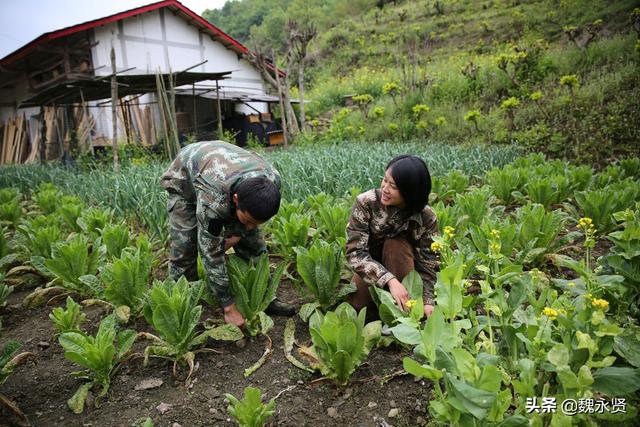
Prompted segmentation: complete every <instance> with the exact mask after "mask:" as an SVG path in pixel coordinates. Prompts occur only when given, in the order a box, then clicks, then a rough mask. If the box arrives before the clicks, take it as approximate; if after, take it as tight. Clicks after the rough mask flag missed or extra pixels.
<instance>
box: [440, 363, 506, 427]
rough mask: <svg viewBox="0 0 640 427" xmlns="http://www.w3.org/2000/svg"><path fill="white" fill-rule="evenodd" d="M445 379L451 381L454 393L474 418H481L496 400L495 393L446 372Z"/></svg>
mask: <svg viewBox="0 0 640 427" xmlns="http://www.w3.org/2000/svg"><path fill="white" fill-rule="evenodd" d="M446 378H447V381H449V382H450V383H451V389H452V391H453V393H454V395H455V396H456V397H457V398H458V399H459V400H460V402H461V403H462V405H463V406H464V408H465V409H466V410H467V411H468V412H469V413H470V414H472V415H473V416H474V417H475V418H477V419H479V420H483V419H485V418H486V416H487V412H488V410H489V408H491V406H493V404H494V402H495V400H496V397H497V395H496V393H491V392H488V391H484V390H481V389H479V388H475V387H473V386H471V385H469V384H467V383H466V382H464V381H460V380H458V379H457V378H456V377H454V376H453V375H451V374H449V373H447V374H446Z"/></svg>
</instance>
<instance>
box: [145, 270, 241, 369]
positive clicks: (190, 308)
mask: <svg viewBox="0 0 640 427" xmlns="http://www.w3.org/2000/svg"><path fill="white" fill-rule="evenodd" d="M203 286H204V285H203V283H202V282H200V281H198V282H193V283H189V282H188V281H187V279H185V278H184V276H183V277H181V278H180V279H179V280H178V281H177V282H174V281H173V280H172V279H167V280H165V281H164V282H160V281H155V282H154V284H153V287H152V288H151V289H150V290H149V292H148V293H147V298H146V301H145V305H144V308H143V314H144V317H145V319H146V320H147V322H149V324H150V325H151V326H153V328H154V329H155V330H156V331H157V333H158V335H159V336H156V335H153V334H150V333H147V332H141V333H140V335H141V336H143V337H145V338H148V339H150V340H152V341H153V342H154V345H149V346H147V348H145V350H144V363H145V365H146V364H147V363H149V357H162V358H165V359H169V360H172V361H173V362H174V363H173V374H174V375H177V366H178V362H181V361H185V362H186V363H187V365H188V366H189V373H188V375H187V380H188V379H189V378H190V377H191V373H192V372H193V366H194V359H195V354H196V353H197V352H198V351H205V350H206V349H200V350H195V349H196V348H197V347H200V346H202V345H204V344H205V343H206V342H207V339H208V338H212V339H216V340H230V341H235V340H239V339H241V338H242V337H243V334H242V331H240V329H239V328H238V327H237V326H235V325H223V326H219V327H216V328H212V329H208V330H206V331H205V332H202V333H200V334H196V327H197V326H198V323H199V321H200V316H201V315H202V306H200V305H197V304H198V301H199V300H200V297H201V296H202V292H203Z"/></svg>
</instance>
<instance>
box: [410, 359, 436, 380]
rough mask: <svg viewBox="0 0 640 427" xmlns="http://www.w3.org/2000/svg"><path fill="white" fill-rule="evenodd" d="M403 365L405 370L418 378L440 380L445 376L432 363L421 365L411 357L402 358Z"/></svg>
mask: <svg viewBox="0 0 640 427" xmlns="http://www.w3.org/2000/svg"><path fill="white" fill-rule="evenodd" d="M402 366H403V367H404V370H405V371H407V372H408V373H410V374H411V375H413V376H414V377H417V378H427V379H429V380H431V381H439V380H440V379H441V378H442V377H443V376H444V374H443V373H442V371H440V370H438V369H436V368H434V367H432V366H430V365H421V364H419V363H418V362H416V361H415V360H413V359H411V358H409V357H405V358H404V359H402Z"/></svg>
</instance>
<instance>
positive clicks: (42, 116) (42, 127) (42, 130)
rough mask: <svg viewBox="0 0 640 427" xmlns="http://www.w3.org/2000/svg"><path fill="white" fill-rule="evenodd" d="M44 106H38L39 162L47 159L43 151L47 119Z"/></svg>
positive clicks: (45, 140)
mask: <svg viewBox="0 0 640 427" xmlns="http://www.w3.org/2000/svg"><path fill="white" fill-rule="evenodd" d="M45 108H46V107H45V106H44V105H43V106H42V107H40V120H41V121H40V141H39V144H40V146H39V147H38V151H39V153H40V163H42V164H44V163H45V162H46V160H47V155H46V151H45V144H46V143H47V119H46V114H45Z"/></svg>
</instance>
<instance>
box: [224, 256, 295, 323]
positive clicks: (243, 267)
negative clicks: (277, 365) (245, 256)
mask: <svg viewBox="0 0 640 427" xmlns="http://www.w3.org/2000/svg"><path fill="white" fill-rule="evenodd" d="M227 265H228V271H229V280H230V282H231V283H230V284H231V290H232V291H233V295H234V296H235V303H236V307H237V308H238V311H240V313H241V314H242V316H244V318H245V321H246V325H247V332H248V333H249V335H252V336H253V335H256V334H257V333H258V332H260V333H262V334H266V333H267V332H268V331H269V330H270V329H271V328H272V327H273V320H271V318H270V317H269V316H267V315H266V314H265V313H264V310H265V309H266V308H267V306H268V305H269V303H270V302H271V301H273V299H274V298H275V295H276V289H277V288H278V285H279V284H280V278H281V277H282V273H283V272H284V267H285V266H284V264H280V265H278V266H277V267H276V269H275V271H274V272H273V274H270V271H269V257H268V255H267V254H263V255H261V256H259V257H258V258H256V259H255V260H251V261H250V262H246V261H244V260H242V258H239V257H236V256H231V257H229V262H228V264H227Z"/></svg>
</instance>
